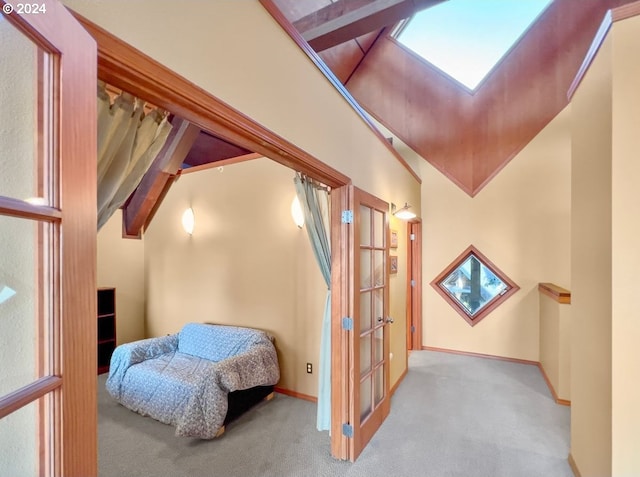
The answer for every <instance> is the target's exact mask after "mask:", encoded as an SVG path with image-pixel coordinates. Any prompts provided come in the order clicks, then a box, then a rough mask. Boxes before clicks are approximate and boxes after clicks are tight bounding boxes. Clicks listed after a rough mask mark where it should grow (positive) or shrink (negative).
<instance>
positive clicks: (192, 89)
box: [72, 12, 350, 187]
mask: <svg viewBox="0 0 640 477" xmlns="http://www.w3.org/2000/svg"><path fill="white" fill-rule="evenodd" d="M72 13H73V14H74V16H75V17H76V19H77V20H78V21H79V22H80V23H81V24H82V26H83V27H84V28H85V29H86V30H87V31H88V32H89V33H90V34H91V36H93V37H94V38H95V40H96V42H97V44H98V78H99V79H101V80H103V81H105V82H107V83H109V84H111V85H113V86H115V87H117V88H120V89H123V90H125V91H127V92H129V93H131V94H133V95H135V96H137V97H139V98H141V99H144V100H145V101H149V102H151V103H153V104H155V105H157V106H158V107H161V108H164V109H166V110H168V111H171V112H172V113H174V114H176V115H178V116H180V117H181V118H182V119H185V120H187V121H189V122H191V123H193V124H195V125H196V126H198V127H199V128H201V129H203V130H205V131H208V132H210V133H211V134H214V135H216V136H218V137H220V138H222V139H224V140H226V141H229V142H231V143H234V144H236V145H238V146H241V147H243V148H245V149H249V150H251V151H254V152H257V153H260V154H262V155H264V156H266V157H269V158H270V159H273V160H274V161H276V162H278V163H280V164H282V165H284V166H286V167H290V168H291V169H294V170H297V171H300V172H303V173H305V174H307V175H309V176H310V177H313V178H314V179H317V180H319V181H320V182H323V183H324V184H327V185H329V186H331V187H339V186H341V185H344V184H348V183H349V182H350V179H349V178H348V177H347V176H345V175H344V174H342V173H341V172H339V171H337V170H336V169H334V168H332V167H331V166H329V165H327V164H325V163H323V162H322V161H320V160H319V159H317V158H316V157H314V156H312V155H311V154H309V153H307V152H306V151H304V150H302V149H301V148H299V147H298V146H296V145H294V144H293V143H291V142H289V141H287V140H286V139H284V138H282V137H280V136H279V135H277V134H276V133H274V132H273V131H270V130H269V129H267V128H265V127H264V126H262V125H260V124H259V123H257V122H256V121H254V120H252V119H251V118H249V117H248V116H246V115H244V114H242V113H241V112H239V111H238V110H236V109H234V108H233V107H231V106H230V105H228V104H226V103H225V102H223V101H221V100H220V99H218V98H216V97H215V96H213V95H212V94H210V93H208V92H207V91H205V90H204V89H202V88H200V87H199V86H197V85H195V84H193V83H192V82H190V81H188V80H186V79H185V78H183V77H182V76H180V75H178V74H177V73H175V72H173V71H171V70H170V69H168V68H166V67H165V66H163V65H161V64H160V63H158V62H157V61H155V60H154V59H152V58H151V57H149V56H147V55H145V54H144V53H142V52H141V51H139V50H137V49H135V48H134V47H132V46H131V45H129V44H128V43H126V42H124V41H122V40H120V39H119V38H117V37H115V36H114V35H112V34H111V33H109V32H108V31H106V30H104V29H103V28H101V27H99V26H98V25H96V24H94V23H92V22H91V21H89V20H87V19H86V18H84V17H82V16H81V15H79V14H78V13H75V12H72Z"/></svg>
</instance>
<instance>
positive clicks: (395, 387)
mask: <svg viewBox="0 0 640 477" xmlns="http://www.w3.org/2000/svg"><path fill="white" fill-rule="evenodd" d="M408 372H409V368H408V367H407V368H405V370H404V372H403V373H402V374H401V375H400V377H399V378H398V380H397V381H396V383H395V384H394V385H393V387H392V388H391V390H390V391H389V396H393V395H394V394H395V393H396V391H397V390H398V387H399V386H400V384H401V383H402V381H404V378H406V377H407V373H408Z"/></svg>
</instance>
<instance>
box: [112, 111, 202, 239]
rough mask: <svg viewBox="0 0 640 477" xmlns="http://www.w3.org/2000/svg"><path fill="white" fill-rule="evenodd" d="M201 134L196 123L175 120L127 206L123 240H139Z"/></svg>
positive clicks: (124, 211)
mask: <svg viewBox="0 0 640 477" xmlns="http://www.w3.org/2000/svg"><path fill="white" fill-rule="evenodd" d="M199 134H200V129H199V128H197V127H196V126H194V125H193V124H191V123H189V122H188V121H185V120H183V119H180V118H174V120H173V127H172V129H171V132H170V133H169V136H168V137H167V141H166V142H165V144H164V146H163V147H162V149H161V150H160V152H159V153H158V155H157V156H156V158H155V159H154V160H153V162H152V163H151V167H149V170H148V171H147V172H146V174H145V175H144V177H143V178H142V181H140V184H139V185H138V187H137V188H136V190H135V191H134V192H133V194H132V196H131V197H130V198H129V200H128V201H127V203H126V204H125V206H124V207H123V210H122V215H123V223H124V225H123V227H124V233H123V237H136V238H139V235H140V233H141V231H142V227H143V226H144V224H145V223H147V220H148V218H149V216H150V215H151V213H152V211H153V209H154V208H157V207H159V206H160V203H161V202H162V201H161V200H160V196H162V197H163V198H164V195H163V194H162V193H163V191H164V189H165V186H166V184H167V182H169V180H170V178H171V176H172V175H175V174H176V173H177V172H178V169H180V166H181V165H182V161H184V158H185V157H186V156H187V154H188V153H189V150H190V149H191V147H192V146H193V144H194V143H195V141H196V139H197V138H198V135H199ZM170 183H173V181H171V182H170Z"/></svg>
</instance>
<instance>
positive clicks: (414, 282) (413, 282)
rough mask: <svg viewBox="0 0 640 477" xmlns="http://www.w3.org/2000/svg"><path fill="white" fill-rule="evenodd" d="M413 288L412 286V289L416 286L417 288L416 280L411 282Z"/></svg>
mask: <svg viewBox="0 0 640 477" xmlns="http://www.w3.org/2000/svg"><path fill="white" fill-rule="evenodd" d="M411 286H412V287H415V286H416V281H415V280H413V279H412V280H411Z"/></svg>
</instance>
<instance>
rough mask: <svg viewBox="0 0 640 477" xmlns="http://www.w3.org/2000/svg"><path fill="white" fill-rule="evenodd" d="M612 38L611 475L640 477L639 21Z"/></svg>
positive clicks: (622, 24)
mask: <svg viewBox="0 0 640 477" xmlns="http://www.w3.org/2000/svg"><path fill="white" fill-rule="evenodd" d="M610 35H612V36H613V91H612V93H613V95H612V105H611V106H612V111H613V138H612V148H613V149H612V150H613V155H612V174H611V184H612V185H611V191H612V197H611V210H612V212H611V221H612V238H611V266H612V277H611V278H612V281H611V288H610V290H611V302H612V309H611V317H612V333H611V349H612V356H611V367H612V371H611V392H612V399H611V405H612V414H611V425H612V442H611V447H612V469H611V474H612V475H615V476H636V475H640V452H638V433H639V432H640V410H639V407H638V403H640V382H639V381H638V379H637V378H638V377H639V376H640V348H639V346H638V344H639V343H640V320H639V319H638V318H639V317H638V308H637V304H636V302H635V297H637V296H638V292H637V278H636V277H637V276H638V270H640V254H639V253H638V237H640V223H639V222H638V213H637V205H636V204H637V200H638V183H639V182H640V160H639V151H640V134H639V131H640V119H639V118H640V92H639V91H638V84H639V82H640V55H638V52H639V51H640V17H635V18H631V19H628V20H624V21H621V22H619V23H616V24H615V25H614V26H613V29H612V31H611V33H610ZM605 58H606V56H605ZM600 285H601V286H602V283H600ZM583 475H584V474H583Z"/></svg>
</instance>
